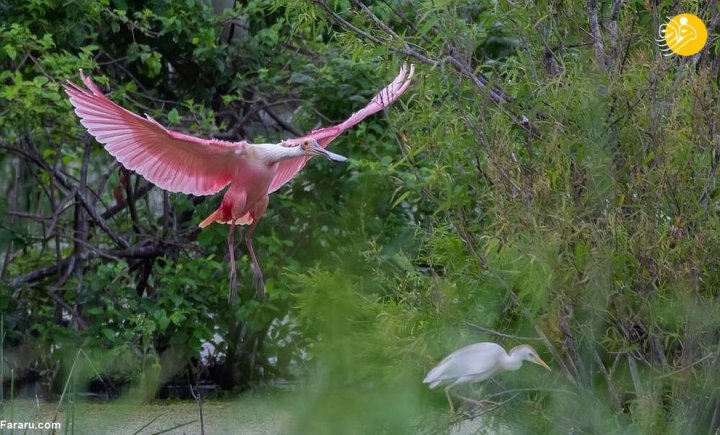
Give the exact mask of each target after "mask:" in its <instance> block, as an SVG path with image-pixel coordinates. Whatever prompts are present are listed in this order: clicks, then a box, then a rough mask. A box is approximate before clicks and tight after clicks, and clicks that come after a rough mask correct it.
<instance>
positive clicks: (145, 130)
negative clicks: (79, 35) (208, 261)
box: [64, 65, 415, 301]
mask: <svg viewBox="0 0 720 435" xmlns="http://www.w3.org/2000/svg"><path fill="white" fill-rule="evenodd" d="M414 71H415V67H414V65H410V67H409V68H408V67H407V65H403V66H402V68H401V69H400V73H399V74H398V75H397V77H395V80H393V81H392V83H390V84H389V85H388V86H387V87H385V88H384V89H382V90H381V91H380V92H379V93H378V94H377V95H375V96H374V97H373V98H372V99H371V100H370V102H369V103H368V104H367V105H366V106H365V107H363V108H362V109H360V110H359V111H357V112H355V113H354V114H352V115H351V116H350V117H349V118H348V119H346V120H345V121H343V122H342V123H340V124H337V125H334V126H332V127H326V128H321V129H319V130H315V131H312V132H310V133H309V134H307V135H305V136H302V137H298V138H294V139H288V140H284V141H282V142H280V143H279V144H251V143H248V142H247V141H240V142H228V141H223V140H218V139H201V138H197V137H193V136H189V135H186V134H183V133H179V132H176V131H172V130H168V129H166V128H165V127H163V126H162V125H160V124H159V123H158V122H157V121H155V120H154V119H152V118H150V117H149V116H147V115H145V118H143V117H141V116H138V115H136V114H134V113H132V112H130V111H128V110H126V109H124V108H122V107H120V106H119V105H117V104H115V103H114V102H112V101H111V100H110V99H108V98H107V97H106V96H105V95H104V94H103V93H102V92H101V91H100V89H99V88H98V87H97V86H96V85H95V83H93V81H92V80H91V79H90V78H89V77H85V76H84V75H83V72H82V70H81V71H80V78H81V79H82V82H83V83H84V84H85V87H86V88H87V89H84V88H82V87H80V86H78V85H76V84H75V83H72V82H69V81H68V83H67V84H66V85H65V86H64V88H65V92H66V93H67V94H68V95H69V96H70V102H71V103H72V105H73V106H74V107H75V113H76V114H77V115H78V116H79V117H80V122H81V123H82V125H83V126H85V128H86V129H87V130H88V132H90V134H91V135H92V136H94V137H95V139H97V141H98V142H100V143H101V144H103V145H104V146H105V149H106V150H107V151H108V152H109V153H110V154H111V155H112V156H113V157H115V158H116V159H117V160H118V161H119V162H120V163H122V165H123V166H125V168H127V169H129V170H133V171H135V172H137V173H138V174H140V175H142V176H143V177H145V178H146V179H147V180H148V181H150V182H151V183H153V184H155V185H157V186H159V187H161V188H163V189H165V190H168V191H171V192H181V193H187V194H192V195H212V194H215V193H218V192H219V191H221V190H222V189H224V188H225V187H226V186H227V185H228V184H229V185H230V188H229V189H228V190H227V192H226V193H225V196H224V197H223V200H222V203H221V204H220V206H219V207H218V209H217V210H215V211H214V212H213V213H212V214H211V215H210V216H208V217H207V218H206V219H205V220H203V221H202V222H200V227H203V228H204V227H206V226H208V225H210V224H211V223H219V224H229V225H230V230H229V232H228V239H227V243H228V249H229V256H230V263H231V266H230V299H231V301H234V300H235V298H236V297H237V283H236V277H237V273H236V269H235V247H234V230H235V225H249V227H248V229H247V232H246V233H245V244H246V245H247V249H248V254H249V255H250V259H251V262H252V267H253V281H254V284H255V287H256V289H257V292H258V295H259V296H260V298H261V299H264V297H265V290H264V289H265V284H264V282H263V276H262V271H261V270H260V265H259V263H258V261H257V258H256V257H255V252H254V250H253V247H252V236H253V232H254V231H255V227H256V226H257V224H258V221H259V220H260V218H261V217H262V215H263V213H265V209H266V208H267V206H268V201H269V197H268V195H269V194H270V193H272V192H274V191H276V190H278V189H279V188H280V187H281V186H283V185H284V184H285V183H287V182H288V181H290V179H291V178H292V177H293V176H294V175H295V174H296V173H297V172H299V171H300V170H301V169H302V168H303V167H304V166H305V163H307V161H308V159H310V158H311V157H314V156H323V157H326V158H328V159H330V160H334V161H345V160H346V158H345V157H343V156H341V155H338V154H334V153H331V152H330V151H327V150H326V149H325V148H326V147H327V146H328V144H329V143H330V142H332V141H333V140H334V139H335V138H337V137H338V136H339V135H340V134H342V133H343V132H344V131H345V130H347V129H349V128H350V127H352V126H354V125H355V124H357V123H359V122H360V121H362V120H363V119H365V118H366V117H368V116H370V115H372V114H374V113H376V112H378V111H380V110H381V109H383V108H384V107H387V106H389V105H390V104H392V103H393V102H394V101H395V100H397V99H398V98H399V97H400V96H401V95H402V94H403V93H404V92H405V91H406V90H407V88H408V86H409V85H410V80H411V79H412V76H413V74H414Z"/></svg>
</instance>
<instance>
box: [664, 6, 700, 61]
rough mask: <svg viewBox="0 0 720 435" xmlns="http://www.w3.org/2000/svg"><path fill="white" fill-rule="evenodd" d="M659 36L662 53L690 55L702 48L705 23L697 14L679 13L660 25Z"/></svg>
mask: <svg viewBox="0 0 720 435" xmlns="http://www.w3.org/2000/svg"><path fill="white" fill-rule="evenodd" d="M659 36H660V39H658V42H659V43H660V50H661V51H662V52H663V55H665V56H671V55H672V54H673V53H674V54H677V55H679V56H692V55H694V54H697V53H699V52H700V50H702V49H703V47H704V46H705V43H706V42H707V38H708V33H707V27H705V23H703V22H702V20H701V19H700V18H699V17H698V16H697V15H693V14H680V15H675V16H674V17H672V18H671V19H670V21H668V22H667V23H664V24H662V25H661V26H660V35H659Z"/></svg>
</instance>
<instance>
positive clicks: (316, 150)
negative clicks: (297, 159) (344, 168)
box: [300, 139, 347, 162]
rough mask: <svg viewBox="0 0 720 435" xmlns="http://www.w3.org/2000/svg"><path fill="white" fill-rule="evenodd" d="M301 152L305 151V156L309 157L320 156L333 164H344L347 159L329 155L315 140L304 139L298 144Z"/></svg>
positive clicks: (332, 154)
mask: <svg viewBox="0 0 720 435" xmlns="http://www.w3.org/2000/svg"><path fill="white" fill-rule="evenodd" d="M300 146H301V147H302V149H303V151H305V155H307V156H309V157H313V156H322V157H325V158H327V159H328V160H332V161H335V162H344V161H346V160H347V157H345V156H341V155H340V154H335V153H331V152H330V151H328V150H326V149H325V148H323V147H321V146H320V144H319V143H318V141H316V140H315V139H305V140H304V141H302V143H301V144H300Z"/></svg>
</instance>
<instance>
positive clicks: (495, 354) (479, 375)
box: [423, 343, 550, 413]
mask: <svg viewBox="0 0 720 435" xmlns="http://www.w3.org/2000/svg"><path fill="white" fill-rule="evenodd" d="M523 361H530V362H531V363H535V364H537V365H539V366H542V367H545V368H546V369H548V370H550V367H548V365H547V364H545V361H543V360H542V359H540V357H539V356H538V354H537V351H536V350H535V349H533V348H532V346H529V345H527V344H521V345H520V346H515V347H513V348H512V349H510V353H509V354H508V353H507V352H505V349H503V348H502V347H501V346H499V345H497V344H495V343H475V344H471V345H469V346H465V347H463V348H462V349H458V350H456V351H455V352H453V353H451V354H450V355H448V356H447V357H445V359H443V360H442V361H441V362H440V364H438V365H437V366H435V368H433V369H432V370H430V372H429V373H428V374H427V376H425V379H423V383H425V384H429V386H430V388H435V387H437V386H439V385H445V395H446V396H447V399H448V403H450V411H451V412H453V413H454V412H455V407H454V406H453V403H452V399H451V398H450V388H452V387H454V386H456V385H460V384H467V383H470V382H480V381H484V380H486V379H489V378H490V377H492V376H494V375H495V374H496V373H500V372H504V371H515V370H518V369H519V368H520V367H521V366H522V363H523Z"/></svg>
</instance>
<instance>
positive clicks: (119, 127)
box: [64, 71, 245, 195]
mask: <svg viewBox="0 0 720 435" xmlns="http://www.w3.org/2000/svg"><path fill="white" fill-rule="evenodd" d="M80 77H81V78H82V81H83V83H84V84H85V86H86V87H87V89H83V88H81V87H80V86H78V85H76V84H74V83H72V82H68V84H67V85H65V86H64V87H65V92H67V94H68V95H69V96H70V101H71V102H72V105H73V106H75V113H77V115H78V116H79V117H80V122H81V123H82V125H84V126H85V128H87V130H88V131H89V132H90V134H91V135H93V136H94V137H95V139H97V141H98V142H100V143H101V144H103V145H105V149H107V151H108V152H109V153H110V154H111V155H112V156H113V157H115V158H116V159H117V160H118V161H119V162H120V163H122V165H123V166H125V167H126V168H127V169H130V170H133V171H135V172H137V173H138V174H140V175H142V176H143V177H145V178H146V179H147V180H148V181H150V182H152V183H154V184H156V185H157V186H159V187H161V188H163V189H165V190H169V191H171V192H182V193H190V194H193V195H210V194H213V193H217V192H219V191H220V190H222V189H223V188H224V187H225V186H227V185H228V184H229V183H230V182H231V181H232V180H233V178H234V177H235V175H236V174H237V172H238V171H241V170H242V169H241V167H242V166H243V158H242V154H243V151H244V149H245V146H244V145H245V143H244V142H235V143H233V142H226V141H221V140H217V139H210V140H208V139H200V138H197V137H193V136H189V135H186V134H182V133H178V132H175V131H172V130H168V129H166V128H165V127H163V126H162V125H160V124H159V123H158V122H157V121H155V120H154V119H152V118H150V117H149V116H147V115H145V116H146V118H142V117H140V116H138V115H136V114H134V113H132V112H130V111H128V110H126V109H124V108H122V107H120V106H118V105H117V104H115V103H113V102H112V101H111V100H110V99H109V98H107V97H106V96H105V95H103V93H102V92H101V91H100V89H98V87H97V86H95V83H93V81H92V80H91V79H90V78H88V77H85V76H84V75H83V73H82V71H80Z"/></svg>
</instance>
